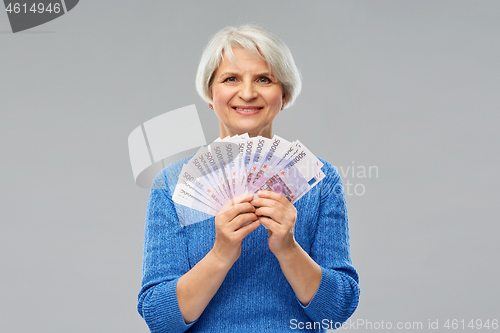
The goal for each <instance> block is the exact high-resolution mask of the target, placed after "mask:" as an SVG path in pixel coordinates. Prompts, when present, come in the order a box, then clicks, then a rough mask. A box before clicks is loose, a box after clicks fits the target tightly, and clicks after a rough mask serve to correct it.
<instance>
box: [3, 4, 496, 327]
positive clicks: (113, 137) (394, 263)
mask: <svg viewBox="0 0 500 333" xmlns="http://www.w3.org/2000/svg"><path fill="white" fill-rule="evenodd" d="M499 13H500V2H498V1H336V2H332V1H324V2H314V1H313V2H305V1H304V2H298V1H253V2H248V1H239V2H235V1H205V2H201V1H200V2H194V1H182V2H181V1H176V2H173V1H170V2H168V4H167V3H166V2H152V1H148V2H144V1H119V2H118V1H108V2H103V1H97V0H87V1H81V2H80V3H79V4H78V6H76V7H75V8H74V9H73V10H72V11H71V12H69V13H68V14H66V15H64V16H62V17H60V18H58V19H56V20H54V21H51V22H48V23H46V24H44V25H42V26H39V27H35V28H33V29H31V30H28V31H26V32H22V33H17V34H12V32H10V26H9V23H8V20H7V15H6V13H5V12H3V11H2V12H0V32H1V33H0V45H1V46H0V48H1V52H0V59H1V61H2V64H1V66H0V94H1V95H0V96H1V97H0V112H1V129H0V145H1V154H2V157H1V161H2V162H1V173H0V179H1V187H0V188H1V192H0V193H1V197H0V200H1V201H0V202H1V210H0V220H1V232H0V251H1V258H0V269H1V274H0V284H1V294H0V297H1V300H2V301H1V302H0V330H1V331H2V332H147V331H148V330H147V327H146V325H145V323H144V322H143V321H142V319H141V318H140V316H139V315H138V313H137V312H136V297H137V293H138V290H139V288H140V280H141V261H142V238H143V228H144V218H145V211H146V204H147V198H148V191H147V190H144V189H141V188H139V187H137V186H136V185H135V184H134V181H133V177H132V171H131V167H130V162H129V159H128V149H127V137H128V134H129V133H130V132H131V131H132V130H133V129H134V128H136V127H137V126H139V125H140V124H141V123H143V122H144V121H146V120H149V119H151V118H153V117H155V116H157V115H159V114H162V113H164V112H167V111H169V110H173V109H176V108H179V107H182V106H186V105H189V104H193V103H196V105H197V107H198V110H199V113H200V114H201V116H202V123H203V124H204V127H205V128H206V129H207V130H206V133H205V134H206V137H207V140H209V141H211V140H213V139H215V138H216V137H217V136H218V126H217V119H216V118H215V116H214V115H213V114H212V111H210V110H208V108H207V107H206V105H205V103H204V102H202V100H201V99H200V98H199V97H198V96H197V94H196V92H195V89H194V76H195V71H196V67H197V63H198V59H199V57H200V54H201V51H202V48H203V46H204V44H205V43H206V41H207V40H208V39H209V37H210V36H211V35H212V34H214V33H215V32H216V31H217V30H219V29H220V28H222V27H224V26H226V25H238V24H243V23H256V24H260V25H262V26H263V27H265V28H267V29H269V30H271V31H272V32H274V33H275V34H277V35H278V36H280V37H281V38H282V39H284V41H285V42H286V43H287V44H288V45H289V47H290V48H291V50H292V52H293V54H294V57H295V59H296V62H297V64H298V66H299V68H300V70H301V73H302V76H303V87H304V88H303V91H302V94H301V96H299V98H298V100H297V103H296V105H295V106H293V107H292V108H291V109H288V110H285V111H284V112H282V113H281V115H280V116H279V117H278V118H277V119H276V121H275V126H274V127H275V133H276V134H279V135H281V136H283V137H285V138H287V139H290V140H293V139H296V138H299V139H300V140H301V141H302V142H303V143H304V144H305V145H306V146H307V147H308V148H310V150H311V151H313V152H314V153H316V154H317V155H318V156H320V157H323V158H325V159H326V160H328V161H330V162H331V163H332V164H334V165H336V166H338V167H340V166H342V167H343V168H344V170H345V169H346V168H347V167H348V166H356V167H357V168H358V167H359V166H366V167H367V166H377V167H378V177H375V175H374V174H372V177H371V178H360V177H356V175H355V177H352V174H350V175H346V176H345V177H344V181H345V182H346V181H350V182H351V183H352V184H362V185H363V186H364V188H365V193H364V195H352V196H347V202H348V209H349V222H350V229H351V248H352V259H353V263H354V265H355V267H356V268H357V269H358V272H359V274H360V278H361V280H360V282H361V289H362V294H361V299H360V304H359V308H358V310H357V311H356V313H355V314H354V316H353V320H356V319H365V320H370V321H372V322H381V321H382V320H383V321H384V322H387V321H391V322H393V323H394V325H395V324H396V322H399V321H401V322H406V321H412V322H413V321H421V322H423V323H424V328H425V327H427V323H428V320H429V319H431V320H432V321H435V320H436V319H438V320H439V325H440V327H441V328H442V325H443V324H444V321H445V320H446V319H448V318H450V319H453V318H455V319H458V320H462V319H464V320H465V321H466V323H467V322H468V321H469V320H470V319H478V318H479V319H483V320H486V319H490V320H491V319H495V318H496V319H500V313H499V311H498V310H499V308H500V306H499V301H498V299H499V296H500V292H499V291H500V288H499V287H498V282H497V281H498V279H499V272H500V270H499V267H498V255H499V253H500V251H499V250H500V247H499V245H498V241H497V240H496V239H497V237H498V234H499V231H500V228H499V226H498V217H499V207H500V205H499V204H498V198H499V185H500V182H499V180H500V179H499V175H498V172H497V164H496V163H498V162H499V154H498V152H499V151H500V144H499V142H500V140H499V136H498V129H497V128H498V125H499V124H500V122H499V120H500V119H499V118H500V117H499V109H500V93H499V88H500V83H499V82H500V80H499V77H500V65H499V59H500V43H499V40H500V21H499V20H498V14H499ZM360 189H361V188H360V187H358V192H359V190H360ZM288 320H289V318H283V325H287V324H288ZM277 329H278V328H277ZM358 330H359V331H364V329H363V327H359V328H358ZM420 331H421V332H424V331H426V330H425V329H424V330H420ZM456 331H460V330H456Z"/></svg>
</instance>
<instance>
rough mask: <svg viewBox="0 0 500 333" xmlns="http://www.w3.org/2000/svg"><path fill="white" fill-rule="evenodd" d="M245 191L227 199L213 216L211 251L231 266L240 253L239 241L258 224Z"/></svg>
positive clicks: (250, 196) (250, 197)
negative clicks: (213, 226) (213, 241)
mask: <svg viewBox="0 0 500 333" xmlns="http://www.w3.org/2000/svg"><path fill="white" fill-rule="evenodd" d="M252 200H253V194H250V193H247V194H243V195H240V196H239V197H236V198H234V199H232V200H230V201H228V202H227V203H226V204H225V205H224V207H222V209H221V210H220V212H219V214H217V216H216V217H215V243H214V246H213V248H212V252H213V253H214V254H215V256H216V257H217V258H218V259H219V260H220V261H221V262H222V263H224V264H225V265H228V266H229V267H231V266H232V265H233V264H234V263H235V262H236V260H238V258H239V257H240V254H241V242H242V241H243V239H244V238H245V237H246V236H248V235H249V234H250V233H251V232H252V231H254V230H255V229H257V227H258V226H259V225H260V222H259V220H258V216H257V215H255V207H254V206H253V205H252V204H251V203H250V201H252Z"/></svg>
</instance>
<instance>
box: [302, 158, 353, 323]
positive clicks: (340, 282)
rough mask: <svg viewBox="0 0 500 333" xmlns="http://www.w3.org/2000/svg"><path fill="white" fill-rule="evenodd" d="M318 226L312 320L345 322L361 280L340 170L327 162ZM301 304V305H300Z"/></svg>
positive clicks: (309, 310)
mask: <svg viewBox="0 0 500 333" xmlns="http://www.w3.org/2000/svg"><path fill="white" fill-rule="evenodd" d="M323 171H324V173H325V175H326V177H325V178H324V179H323V184H322V188H321V198H320V200H321V201H320V209H319V217H318V219H319V220H318V226H317V231H316V235H315V238H314V241H313V243H312V247H311V252H310V256H311V258H312V259H313V260H314V261H315V262H316V263H318V265H320V266H321V272H322V277H321V282H320V285H319V287H318V290H317V291H316V294H315V295H314V296H313V298H312V299H311V301H310V302H309V304H308V305H307V306H303V305H302V304H301V306H302V307H303V308H304V310H305V312H306V314H307V315H308V316H309V318H311V319H312V320H313V321H321V320H323V319H328V320H329V321H330V320H331V321H333V322H334V323H336V322H338V323H343V322H345V321H346V320H347V319H348V318H349V317H350V316H351V315H352V314H353V313H354V310H356V308H357V306H358V300H359V293H360V290H359V285H358V282H359V279H358V274H357V273H356V270H355V269H354V267H353V266H352V264H351V257H350V249H349V227H348V223H347V222H348V219H347V208H346V202H345V196H344V189H343V186H342V180H341V178H340V175H339V174H338V172H337V170H335V168H334V167H333V166H332V165H330V164H329V163H327V162H325V164H324V167H323ZM299 303H300V302H299Z"/></svg>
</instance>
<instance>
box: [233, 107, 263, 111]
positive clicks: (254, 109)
mask: <svg viewBox="0 0 500 333" xmlns="http://www.w3.org/2000/svg"><path fill="white" fill-rule="evenodd" d="M234 109H235V110H238V111H255V110H260V108H255V109H240V108H234Z"/></svg>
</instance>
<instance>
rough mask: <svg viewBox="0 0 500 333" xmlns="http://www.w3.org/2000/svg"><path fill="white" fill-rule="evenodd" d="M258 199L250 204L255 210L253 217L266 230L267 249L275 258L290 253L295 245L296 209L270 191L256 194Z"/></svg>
mask: <svg viewBox="0 0 500 333" xmlns="http://www.w3.org/2000/svg"><path fill="white" fill-rule="evenodd" d="M257 195H258V196H259V197H258V198H257V197H256V198H254V199H253V201H251V202H250V203H251V204H252V205H254V206H255V207H256V208H257V209H256V210H255V215H257V216H258V217H259V221H260V222H261V223H262V224H263V225H264V226H265V227H266V228H267V232H268V234H269V249H270V250H271V252H273V253H274V255H275V256H276V257H278V256H279V255H280V254H284V253H286V252H288V251H292V250H293V248H294V246H295V245H296V243H295V238H294V230H295V221H296V220H297V209H295V207H294V206H293V205H292V203H291V202H290V201H288V200H287V199H286V198H285V197H284V196H283V195H281V194H279V193H275V192H272V191H259V192H257Z"/></svg>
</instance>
